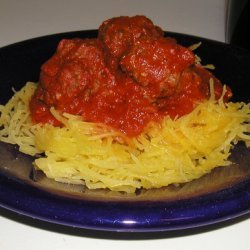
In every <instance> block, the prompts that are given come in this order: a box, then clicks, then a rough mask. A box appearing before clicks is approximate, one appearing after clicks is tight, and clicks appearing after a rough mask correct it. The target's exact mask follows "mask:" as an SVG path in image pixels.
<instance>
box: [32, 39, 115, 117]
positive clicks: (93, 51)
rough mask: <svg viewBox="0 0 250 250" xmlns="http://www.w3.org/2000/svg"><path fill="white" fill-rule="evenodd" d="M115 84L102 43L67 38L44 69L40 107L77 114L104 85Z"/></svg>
mask: <svg viewBox="0 0 250 250" xmlns="http://www.w3.org/2000/svg"><path fill="white" fill-rule="evenodd" d="M113 81H114V77H113V75H111V73H110V72H109V70H108V69H107V67H106V65H105V62H104V55H103V49H102V44H101V43H100V41H98V40H97V39H85V40H83V39H72V40H67V39H64V40H62V41H61V42H60V43H59V45H58V48H57V51H56V53H55V54H54V56H52V57H51V58H50V59H49V60H48V61H47V62H46V63H45V64H43V66H42V68H41V74H40V85H39V87H38V90H37V92H36V98H37V100H39V101H40V102H39V105H40V104H41V103H42V104H43V105H45V106H48V107H49V106H54V107H56V108H57V109H59V110H62V111H66V112H69V113H74V114H77V113H80V112H81V110H80V109H81V102H82V101H86V100H87V99H88V98H89V97H90V96H91V95H92V94H94V93H95V92H96V91H97V90H98V89H99V87H100V85H101V84H102V85H105V84H111V83H112V82H113ZM34 105H35V104H34Z"/></svg>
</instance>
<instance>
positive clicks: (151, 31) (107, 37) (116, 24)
mask: <svg viewBox="0 0 250 250" xmlns="http://www.w3.org/2000/svg"><path fill="white" fill-rule="evenodd" d="M163 35H164V33H163V31H162V30H161V29H160V28H159V27H157V26H155V25H154V24H153V22H152V21H151V20H150V19H148V18H146V17H145V16H133V17H127V16H122V17H115V18H112V19H109V20H107V21H104V22H103V23H102V25H101V26H100V28H99V33H98V38H99V39H100V40H101V41H102V42H103V44H104V46H105V49H106V51H107V61H108V63H109V64H111V65H112V64H115V65H117V64H116V63H117V61H119V59H120V57H121V56H122V55H123V54H124V53H125V52H126V51H127V50H128V48H129V47H130V46H131V45H133V43H134V42H135V41H136V40H137V39H139V38H140V37H162V36H163Z"/></svg>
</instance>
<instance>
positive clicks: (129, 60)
mask: <svg viewBox="0 0 250 250" xmlns="http://www.w3.org/2000/svg"><path fill="white" fill-rule="evenodd" d="M194 61H195V56H194V54H193V53H192V52H191V51H190V50H189V49H187V48H185V47H182V46H181V45H178V44H177V43H176V41H175V40H174V39H171V38H163V37H162V38H141V39H138V40H137V41H136V42H135V43H134V45H133V46H132V47H131V48H130V50H129V51H128V53H127V54H125V55H124V56H123V57H122V59H121V61H120V66H121V68H122V69H123V71H124V72H125V73H127V74H129V75H130V76H131V77H132V78H134V80H135V81H136V82H138V83H139V84H140V85H142V86H145V87H147V88H150V90H151V92H152V95H153V96H152V97H159V96H170V95H172V94H173V93H174V92H175V90H176V87H177V84H178V79H179V76H180V74H181V72H182V71H183V70H184V69H185V68H187V67H189V66H190V65H191V64H193V63H194Z"/></svg>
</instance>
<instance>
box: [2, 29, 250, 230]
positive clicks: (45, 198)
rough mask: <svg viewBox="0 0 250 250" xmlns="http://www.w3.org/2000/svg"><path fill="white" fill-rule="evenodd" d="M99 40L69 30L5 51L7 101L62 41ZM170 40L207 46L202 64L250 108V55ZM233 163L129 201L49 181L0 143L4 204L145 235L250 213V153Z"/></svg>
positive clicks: (188, 39) (237, 152) (56, 219)
mask: <svg viewBox="0 0 250 250" xmlns="http://www.w3.org/2000/svg"><path fill="white" fill-rule="evenodd" d="M96 35H97V31H96V30H91V31H79V32H70V33H63V34H56V35H51V36H45V37H40V38H35V39H31V40H27V41H24V42H20V43H16V44H13V45H9V46H6V47H3V48H1V49H0V83H1V84H0V103H5V102H6V101H7V100H8V99H9V98H10V96H11V95H12V90H11V89H12V87H14V88H15V89H20V88H21V87H22V86H23V85H24V84H25V83H26V81H37V80H38V77H39V70H40V66H41V64H42V63H43V62H45V61H46V60H47V59H48V58H49V57H50V56H51V55H52V54H53V52H54V51H55V48H56V45H57V43H58V41H59V40H60V39H62V38H73V37H82V38H83V37H84V38H86V37H96ZM168 36H171V37H175V38H176V39H177V41H178V42H179V43H180V44H182V45H184V46H189V45H192V44H194V43H197V42H200V41H201V42H202V46H201V47H200V48H199V49H197V51H196V53H197V54H198V55H199V56H200V57H201V58H202V59H203V61H202V62H203V64H207V63H213V64H214V65H215V67H216V69H215V71H214V74H215V75H216V76H217V77H218V78H219V79H221V80H222V82H223V83H226V84H228V85H229V86H230V87H231V88H232V90H233V93H234V100H235V101H245V102H249V97H250V96H249V93H250V85H249V79H250V52H249V51H247V50H244V49H241V48H237V47H232V46H229V45H227V44H223V43H219V42H215V41H211V40H206V39H202V38H198V37H193V36H188V35H182V34H176V33H168ZM231 160H232V162H233V163H232V165H231V166H229V167H226V168H217V169H215V170H214V171H213V172H212V173H211V174H208V175H207V176H205V177H203V178H201V179H199V180H197V181H193V182H190V183H188V184H185V185H181V186H179V187H172V186H170V187H167V188H162V189H155V190H148V191H145V190H142V191H140V193H139V192H138V193H136V194H134V195H126V194H121V193H116V192H111V191H107V190H101V191H90V190H86V189H84V187H82V186H73V185H65V184H60V183H56V182H54V181H51V180H48V179H47V178H46V177H45V176H43V174H41V173H39V172H36V173H34V172H32V158H31V157H29V156H26V155H24V154H21V153H19V152H18V150H17V149H16V147H15V146H12V145H8V144H5V143H0V205H1V206H2V207H4V208H7V209H10V210H12V211H15V212H18V213H21V214H24V215H27V216H30V217H32V218H37V219H40V220H44V221H48V222H53V223H57V224H62V225H68V226H74V227H79V228H86V229H98V230H110V231H126V232H131V231H132V232H146V231H167V230H178V229H186V228H193V227H199V226H204V225H209V224H214V223H217V222H221V221H225V220H229V219H232V218H235V217H238V216H241V215H244V214H247V213H249V211H250V151H249V150H248V149H247V148H246V147H245V146H244V145H242V144H239V145H238V146H236V147H235V149H234V150H233V152H232V156H231ZM31 177H32V178H31Z"/></svg>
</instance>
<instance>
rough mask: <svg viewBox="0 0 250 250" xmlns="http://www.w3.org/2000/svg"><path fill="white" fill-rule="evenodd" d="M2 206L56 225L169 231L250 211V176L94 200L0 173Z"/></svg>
mask: <svg viewBox="0 0 250 250" xmlns="http://www.w3.org/2000/svg"><path fill="white" fill-rule="evenodd" d="M0 205H1V206H2V207H5V208H7V209H10V210H13V211H16V212H18V213H21V214H24V215H27V216H31V217H33V218H37V219H40V220H44V221H48V222H53V223H57V224H63V225H69V226H75V227H79V228H86V229H98V230H112V231H133V232H143V231H144V232H146V231H167V230H177V229H186V228H193V227H198V226H201V225H202V226H204V225H209V224H213V223H216V222H220V221H225V220H228V219H232V218H234V217H237V216H240V215H243V214H247V213H249V212H250V181H246V182H242V183H240V184H238V185H236V186H234V187H233V188H230V189H225V190H222V191H220V192H216V193H212V194H209V195H205V196H201V197H197V198H193V199H191V200H182V201H175V202H157V203H152V202H130V203H123V202H93V201H79V200H74V199H67V198H62V197H58V196H55V195H50V194H48V193H46V192H44V191H41V190H39V189H36V188H34V187H30V186H29V185H27V184H24V183H20V182H16V181H13V180H11V179H8V178H6V177H5V176H2V175H1V176H0Z"/></svg>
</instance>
